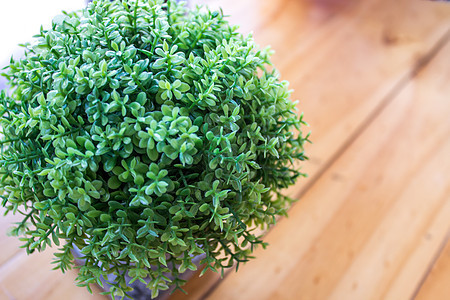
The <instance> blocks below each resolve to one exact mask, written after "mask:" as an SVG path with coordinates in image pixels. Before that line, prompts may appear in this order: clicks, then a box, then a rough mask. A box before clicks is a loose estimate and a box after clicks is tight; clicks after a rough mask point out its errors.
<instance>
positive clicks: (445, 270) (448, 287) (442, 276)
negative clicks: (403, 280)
mask: <svg viewBox="0 0 450 300" xmlns="http://www.w3.org/2000/svg"><path fill="white" fill-rule="evenodd" d="M449 280H450V240H449V239H447V245H446V246H445V248H444V249H443V251H442V252H441V255H440V256H439V258H438V260H437V261H436V264H435V265H434V266H433V269H432V270H431V273H430V274H429V275H428V276H427V278H426V280H425V282H424V284H423V286H422V287H421V288H420V290H419V293H418V294H417V296H416V297H415V299H416V300H429V299H433V300H447V299H450V284H449Z"/></svg>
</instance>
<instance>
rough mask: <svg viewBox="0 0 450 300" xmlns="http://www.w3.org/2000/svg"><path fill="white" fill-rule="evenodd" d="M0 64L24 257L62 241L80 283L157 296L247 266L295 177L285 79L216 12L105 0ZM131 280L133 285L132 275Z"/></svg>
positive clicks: (294, 134) (295, 131) (64, 264)
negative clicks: (200, 269) (141, 287)
mask: <svg viewBox="0 0 450 300" xmlns="http://www.w3.org/2000/svg"><path fill="white" fill-rule="evenodd" d="M36 37H37V39H36V41H35V43H34V44H32V45H28V46H27V49H26V52H25V57H24V58H22V59H18V60H13V61H12V62H11V64H10V66H9V68H8V70H7V72H6V74H4V75H5V76H6V78H7V80H8V83H9V86H10V88H9V91H8V92H6V91H1V93H0V111H1V117H0V126H1V141H0V146H1V149H0V150H1V152H0V162H1V164H0V173H1V179H0V189H1V196H0V197H1V198H2V205H3V206H4V207H5V208H6V210H7V212H8V213H16V214H22V215H23V220H22V222H20V223H18V224H17V225H16V226H15V228H14V230H13V234H15V235H19V236H22V237H21V238H20V239H21V240H22V241H23V242H24V247H25V248H26V250H27V252H28V253H32V252H34V251H42V250H44V249H45V248H46V247H47V246H52V245H56V246H58V247H60V248H59V251H57V252H56V253H55V261H54V263H55V265H56V268H57V269H61V270H62V271H66V270H67V269H70V268H71V267H72V266H74V257H73V254H72V250H73V249H74V247H77V248H78V249H80V252H81V254H82V258H83V263H82V265H81V266H79V274H78V277H77V281H78V285H80V286H85V287H87V288H88V289H90V285H91V284H99V285H103V283H102V280H105V279H106V280H107V278H108V276H109V275H111V274H113V275H114V280H113V282H110V284H111V288H110V290H109V291H108V294H110V295H111V296H113V297H114V295H116V296H117V295H118V296H127V295H128V296H129V294H128V293H129V292H130V291H131V290H132V287H131V286H130V284H131V283H132V282H135V281H141V282H143V284H145V285H146V287H147V288H148V289H150V290H151V291H152V297H156V296H157V295H158V292H159V291H161V290H166V289H168V287H169V286H174V287H176V288H181V286H182V284H183V283H184V280H183V279H182V278H181V274H182V273H183V272H185V271H186V270H195V269H197V265H196V264H195V263H194V262H195V259H196V257H199V256H203V258H202V259H201V261H200V263H201V264H203V265H204V266H205V268H204V271H206V270H208V269H212V270H214V271H219V270H222V271H223V270H224V269H226V268H230V267H232V266H234V265H236V266H239V264H240V263H242V262H245V261H247V260H248V259H249V258H250V257H251V252H252V250H253V247H254V246H257V245H262V246H265V244H264V243H263V241H262V240H261V237H260V236H258V235H257V234H255V233H253V229H254V228H256V227H263V228H264V227H267V226H269V225H270V224H273V223H274V222H275V219H276V217H277V216H279V215H284V214H286V210H287V208H288V207H289V204H290V203H291V199H289V198H288V197H286V196H284V195H283V194H282V193H281V189H283V188H286V187H288V186H289V185H292V184H293V183H294V182H295V180H296V179H297V177H299V176H301V175H302V173H300V172H299V171H298V170H297V167H295V166H293V164H294V163H295V162H296V161H298V160H304V159H305V156H304V153H303V144H304V143H305V141H307V137H306V136H304V135H302V133H301V126H302V124H304V123H303V121H302V117H301V116H300V117H299V116H297V114H296V113H295V104H294V103H293V102H291V101H290V99H289V96H290V91H289V90H288V84H287V82H280V81H279V79H278V75H277V73H276V71H274V70H273V69H272V67H271V64H270V51H269V50H267V49H266V50H259V49H258V48H257V47H256V46H255V44H254V42H253V40H252V38H251V36H248V37H244V36H242V35H241V34H239V33H237V31H236V27H234V26H230V25H229V24H228V22H227V21H226V20H225V18H224V15H223V14H222V12H221V11H209V10H203V9H200V8H196V9H193V10H190V9H187V8H186V7H185V6H183V4H178V3H176V2H175V1H168V2H167V3H164V1H162V0H146V1H139V0H128V1H112V2H110V1H109V0H98V1H94V2H93V3H91V4H90V5H89V6H88V7H87V8H86V9H84V10H82V11H80V12H73V13H65V14H64V15H62V16H59V17H57V18H55V19H54V21H53V26H52V28H51V29H48V30H44V29H41V31H40V33H39V34H38V35H37V36H36ZM127 276H129V278H131V282H129V281H127V279H126V278H127Z"/></svg>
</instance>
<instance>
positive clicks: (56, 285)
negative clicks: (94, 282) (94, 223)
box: [0, 249, 106, 300]
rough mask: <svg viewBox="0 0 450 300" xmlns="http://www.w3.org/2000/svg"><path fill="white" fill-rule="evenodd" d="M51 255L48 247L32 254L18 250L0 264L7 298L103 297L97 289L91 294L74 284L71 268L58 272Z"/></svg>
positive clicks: (1, 279) (45, 299) (93, 298)
mask: <svg viewBox="0 0 450 300" xmlns="http://www.w3.org/2000/svg"><path fill="white" fill-rule="evenodd" d="M52 259H53V251H52V250H51V249H47V251H44V252H42V253H34V254H32V255H27V254H26V253H25V251H21V252H20V253H18V254H16V255H15V256H14V257H13V258H11V259H9V260H8V261H7V262H6V263H5V264H3V265H2V266H1V267H0V286H1V287H3V288H4V289H5V291H7V292H8V294H9V297H11V299H20V300H22V299H23V300H25V299H33V300H41V299H42V300H57V299H73V300H75V299H87V300H88V299H92V300H95V299H98V300H100V299H106V297H105V296H101V295H99V294H98V292H97V293H95V294H94V295H91V294H89V292H88V291H87V290H86V289H85V288H80V287H77V286H76V285H75V281H74V280H75V277H76V273H75V271H69V272H67V273H66V274H62V273H61V272H60V271H58V270H52V268H53V266H54V265H52V264H51V262H52ZM5 294H6V293H5ZM7 299H9V298H7Z"/></svg>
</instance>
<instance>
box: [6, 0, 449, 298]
mask: <svg viewBox="0 0 450 300" xmlns="http://www.w3.org/2000/svg"><path fill="white" fill-rule="evenodd" d="M198 2H208V3H209V4H210V6H211V7H217V6H222V7H223V9H224V11H225V12H226V13H227V14H230V15H232V17H230V20H231V22H233V23H237V24H241V25H242V26H241V31H242V32H243V33H248V32H249V31H254V37H255V39H256V41H257V42H258V43H259V44H261V45H267V44H271V45H272V47H273V49H274V50H276V54H275V55H274V57H273V60H274V63H275V65H276V66H277V67H278V69H279V70H280V72H281V75H282V79H287V80H289V81H290V82H291V87H292V88H293V89H295V92H294V94H293V99H300V103H299V106H298V108H299V110H300V111H303V112H304V113H305V119H306V120H307V121H308V123H309V124H310V130H311V140H312V141H313V144H311V145H308V147H307V152H308V155H309V156H310V160H309V161H308V162H307V163H305V164H304V167H303V170H304V171H305V172H307V173H308V174H309V178H308V179H304V180H301V181H300V182H298V184H297V185H296V186H295V187H293V188H291V189H290V190H289V191H288V192H289V194H290V195H292V196H293V197H296V198H299V199H300V200H299V201H298V202H297V203H296V204H295V205H294V206H293V207H292V209H291V210H290V217H289V218H284V219H280V220H279V222H278V223H277V225H276V226H274V227H273V228H272V229H271V230H270V231H269V232H268V233H267V235H266V241H267V242H269V244H270V246H269V247H268V248H267V249H266V250H262V249H257V250H256V252H255V256H256V259H254V260H252V261H250V262H249V263H247V264H246V265H245V266H240V268H239V272H238V273H236V272H234V271H230V272H227V273H226V275H225V278H224V279H220V278H219V277H218V275H217V274H215V273H206V274H205V275H204V276H203V277H202V278H194V279H192V280H191V281H190V282H189V283H188V284H187V286H186V290H187V291H188V293H189V295H188V296H186V295H184V294H181V293H175V294H174V295H173V296H172V298H171V299H172V300H174V299H212V300H222V299H224V300H225V299H227V300H228V299H237V300H253V299H258V300H259V299H277V300H278V299H293V300H294V299H295V300H297V299H307V300H309V299H338V300H341V299H345V300H347V299H358V300H360V299H394V300H398V299H423V300H428V299H431V300H435V299H450V242H449V236H450V4H447V3H443V2H428V1H406V0H398V1H391V0H366V1H349V0H220V1H219V0H217V1H212V0H210V1H207V0H203V1H198ZM9 221H10V220H6V219H5V218H2V219H0V228H1V230H2V231H5V230H6V229H5V228H6V227H7V223H8V222H9ZM0 243H1V245H2V247H1V248H0V299H9V298H8V297H10V298H11V299H18V300H21V299H47V300H53V299H103V298H101V297H100V296H98V295H97V296H91V297H90V298H89V297H88V296H86V295H87V292H86V291H85V290H83V289H80V288H76V287H75V285H74V284H73V278H74V277H75V274H74V273H68V274H66V275H64V276H62V275H61V274H60V273H59V272H57V271H50V269H51V266H50V264H49V262H50V261H51V253H50V252H49V253H43V254H38V255H32V256H29V257H27V256H26V255H25V254H24V252H23V251H19V250H18V249H17V245H18V243H17V241H15V240H13V239H12V238H6V237H3V235H1V236H0Z"/></svg>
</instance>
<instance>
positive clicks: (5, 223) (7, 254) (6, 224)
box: [0, 206, 21, 266]
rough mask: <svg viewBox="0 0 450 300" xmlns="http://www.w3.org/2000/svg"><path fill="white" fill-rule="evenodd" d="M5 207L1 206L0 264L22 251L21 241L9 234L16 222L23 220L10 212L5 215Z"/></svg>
mask: <svg viewBox="0 0 450 300" xmlns="http://www.w3.org/2000/svg"><path fill="white" fill-rule="evenodd" d="M4 213H5V208H4V207H2V206H0V245H2V246H1V248H0V266H1V265H3V264H4V263H5V262H6V261H8V260H9V259H10V258H11V257H13V256H14V255H15V254H16V253H17V252H19V251H20V249H19V247H20V245H21V243H20V241H19V240H18V239H17V238H16V237H11V236H8V232H9V228H11V227H12V225H13V223H14V222H19V221H20V220H21V217H20V216H13V215H12V214H8V215H7V216H4Z"/></svg>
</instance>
